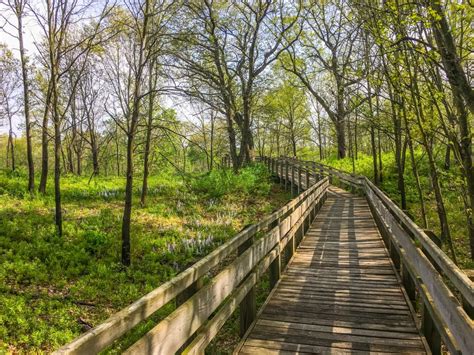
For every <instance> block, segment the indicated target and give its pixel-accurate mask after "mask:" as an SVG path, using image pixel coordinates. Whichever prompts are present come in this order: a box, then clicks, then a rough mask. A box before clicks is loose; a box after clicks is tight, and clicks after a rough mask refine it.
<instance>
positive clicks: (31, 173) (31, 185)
mask: <svg viewBox="0 0 474 355" xmlns="http://www.w3.org/2000/svg"><path fill="white" fill-rule="evenodd" d="M16 10H17V12H16V16H17V20H18V43H19V47H20V62H21V75H22V79H23V108H24V112H25V130H26V158H27V163H28V191H29V192H33V191H34V189H35V169H34V161H33V147H32V143H31V123H30V92H29V82H28V70H27V68H26V55H25V47H24V43H23V8H17V9H16Z"/></svg>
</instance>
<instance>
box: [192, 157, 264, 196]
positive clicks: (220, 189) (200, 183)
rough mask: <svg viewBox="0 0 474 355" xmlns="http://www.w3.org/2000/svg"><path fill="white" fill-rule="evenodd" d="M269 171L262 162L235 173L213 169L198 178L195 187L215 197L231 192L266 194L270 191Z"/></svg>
mask: <svg viewBox="0 0 474 355" xmlns="http://www.w3.org/2000/svg"><path fill="white" fill-rule="evenodd" d="M270 187H271V184H270V182H269V175H268V171H267V169H266V168H265V166H263V165H262V164H255V165H252V166H248V167H245V168H243V169H242V170H240V171H239V173H238V174H235V173H234V172H233V171H232V170H230V169H226V170H213V171H211V172H210V173H208V174H206V175H204V176H201V177H200V178H198V179H196V180H195V182H194V184H193V188H194V189H195V190H196V191H198V192H200V193H204V194H206V195H208V196H209V197H213V198H221V197H222V196H224V195H226V194H229V193H242V194H245V195H254V194H256V195H260V196H264V195H267V194H268V193H269V192H270Z"/></svg>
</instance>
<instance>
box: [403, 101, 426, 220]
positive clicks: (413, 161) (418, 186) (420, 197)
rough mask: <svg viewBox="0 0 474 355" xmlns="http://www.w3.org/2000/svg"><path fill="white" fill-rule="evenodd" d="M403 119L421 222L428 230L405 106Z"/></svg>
mask: <svg viewBox="0 0 474 355" xmlns="http://www.w3.org/2000/svg"><path fill="white" fill-rule="evenodd" d="M403 117H404V120H405V127H406V133H407V142H408V148H409V150H410V160H411V168H412V172H413V176H414V177H415V185H416V191H417V193H418V199H419V200H420V208H421V220H422V222H423V228H425V229H426V228H428V220H427V218H426V207H425V198H424V197H423V190H422V188H421V182H420V175H419V174H418V168H417V167H416V160H415V150H414V148H413V141H412V139H411V130H410V125H409V122H408V118H407V114H406V108H405V106H403Z"/></svg>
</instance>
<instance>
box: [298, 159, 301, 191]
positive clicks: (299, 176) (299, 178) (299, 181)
mask: <svg viewBox="0 0 474 355" xmlns="http://www.w3.org/2000/svg"><path fill="white" fill-rule="evenodd" d="M300 193H301V166H300V165H298V195H299V194H300Z"/></svg>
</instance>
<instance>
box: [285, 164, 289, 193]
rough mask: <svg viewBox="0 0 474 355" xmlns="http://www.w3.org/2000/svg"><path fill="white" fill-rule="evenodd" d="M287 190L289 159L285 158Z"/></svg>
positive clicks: (286, 187) (286, 185) (286, 184)
mask: <svg viewBox="0 0 474 355" xmlns="http://www.w3.org/2000/svg"><path fill="white" fill-rule="evenodd" d="M285 190H288V160H287V159H285Z"/></svg>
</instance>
